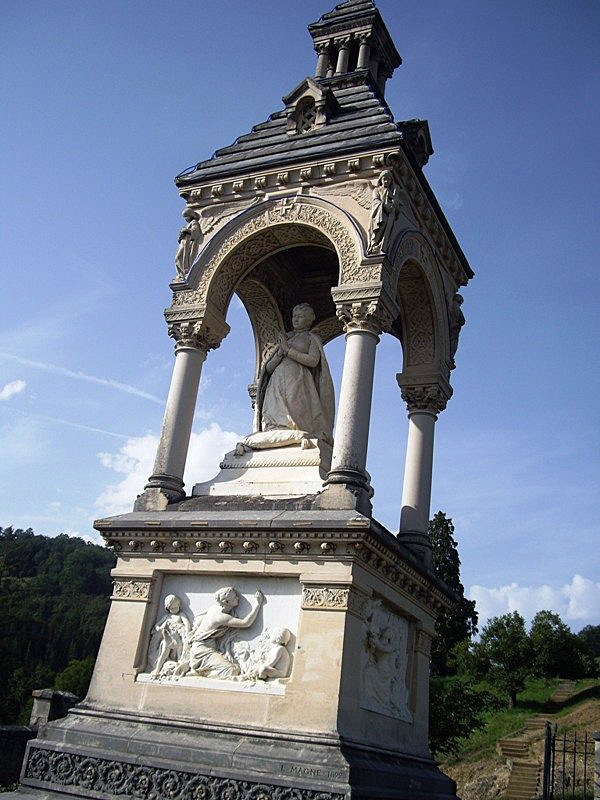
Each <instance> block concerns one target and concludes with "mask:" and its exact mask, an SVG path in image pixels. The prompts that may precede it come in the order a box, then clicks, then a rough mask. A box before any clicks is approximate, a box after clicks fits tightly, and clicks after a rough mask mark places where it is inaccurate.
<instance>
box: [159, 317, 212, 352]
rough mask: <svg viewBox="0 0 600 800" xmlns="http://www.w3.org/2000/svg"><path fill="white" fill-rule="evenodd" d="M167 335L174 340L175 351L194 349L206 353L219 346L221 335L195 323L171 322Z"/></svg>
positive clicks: (198, 322) (199, 322) (206, 326)
mask: <svg viewBox="0 0 600 800" xmlns="http://www.w3.org/2000/svg"><path fill="white" fill-rule="evenodd" d="M167 330H168V333H169V336H170V337H171V338H172V339H175V349H176V350H178V349H180V348H182V347H194V348H195V349H197V350H203V351H204V352H205V353H207V352H208V351H209V350H216V349H217V347H219V346H220V344H221V341H222V338H223V334H222V333H220V332H219V333H217V332H216V331H212V330H211V329H210V327H209V326H208V325H205V324H204V323H203V322H201V321H197V322H185V321H184V322H173V323H171V324H170V325H169V326H168V329H167Z"/></svg>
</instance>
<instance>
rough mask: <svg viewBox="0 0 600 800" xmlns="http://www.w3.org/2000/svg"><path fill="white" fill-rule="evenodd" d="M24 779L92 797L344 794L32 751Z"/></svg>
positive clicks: (257, 798)
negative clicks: (88, 794) (67, 787)
mask: <svg viewBox="0 0 600 800" xmlns="http://www.w3.org/2000/svg"><path fill="white" fill-rule="evenodd" d="M25 778H31V779H33V780H35V781H41V782H43V783H44V784H47V785H48V786H51V785H57V786H69V787H80V788H81V789H82V790H83V791H82V792H80V793H81V794H85V793H88V792H90V791H92V792H94V796H96V797H108V798H112V797H115V798H116V797H124V796H127V797H138V798H167V797H172V798H177V800H209V799H210V800H212V799H213V798H214V799H215V800H217V798H219V800H249V798H252V800H344V795H342V794H340V793H333V792H322V791H320V790H312V789H291V788H289V787H285V786H275V785H273V784H266V783H255V782H253V781H246V780H239V779H236V778H219V777H216V776H214V775H202V774H200V773H197V772H183V771H180V770H172V769H166V768H163V767H154V766H140V765H139V764H137V763H135V762H133V763H131V762H127V761H114V760H110V759H107V758H94V757H91V756H87V755H81V754H79V753H69V752H65V751H59V750H57V751H53V750H44V749H42V748H40V747H32V748H31V749H30V750H29V756H28V758H27V764H26V766H25Z"/></svg>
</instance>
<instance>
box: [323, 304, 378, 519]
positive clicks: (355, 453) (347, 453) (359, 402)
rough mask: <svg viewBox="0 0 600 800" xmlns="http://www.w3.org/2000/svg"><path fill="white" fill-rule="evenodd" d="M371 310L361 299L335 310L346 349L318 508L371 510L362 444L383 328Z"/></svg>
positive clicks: (364, 444)
mask: <svg viewBox="0 0 600 800" xmlns="http://www.w3.org/2000/svg"><path fill="white" fill-rule="evenodd" d="M374 311H375V308H374V307H369V306H367V305H366V304H363V303H354V304H352V305H343V306H341V307H339V308H338V311H337V314H338V317H339V318H340V319H341V320H342V322H343V323H344V330H345V332H346V352H345V355H344V368H343V372H342V385H341V388H340V397H339V400H338V408H337V422H336V426H335V442H334V445H333V455H332V459H331V470H330V471H329V473H328V475H327V480H326V481H325V487H326V488H325V491H324V492H323V493H322V494H321V495H320V496H319V498H318V501H317V507H319V508H355V509H357V510H358V511H361V512H362V513H366V514H370V513H371V502H370V498H371V497H372V496H373V490H372V489H371V485H370V476H369V473H368V472H367V470H366V465H367V446H368V443H369V427H370V421H371V400H372V395H373V375H374V371H375V353H376V348H377V343H378V342H379V335H380V333H381V332H382V330H383V324H382V322H381V320H380V319H379V318H378V317H377V316H376V315H375V313H374Z"/></svg>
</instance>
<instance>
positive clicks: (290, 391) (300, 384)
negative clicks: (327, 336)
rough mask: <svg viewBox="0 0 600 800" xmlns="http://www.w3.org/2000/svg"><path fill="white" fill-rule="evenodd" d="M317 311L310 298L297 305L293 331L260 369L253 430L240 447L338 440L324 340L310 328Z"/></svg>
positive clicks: (264, 446) (255, 448)
mask: <svg viewBox="0 0 600 800" xmlns="http://www.w3.org/2000/svg"><path fill="white" fill-rule="evenodd" d="M314 321H315V312H314V311H313V310H312V308H311V306H310V305H308V303H301V304H300V305H297V306H295V308H294V310H293V312H292V326H293V330H292V331H290V332H288V333H286V335H285V336H282V337H281V338H280V341H279V344H278V345H277V347H276V348H275V350H274V351H273V352H272V353H271V354H270V355H269V356H268V358H267V359H266V360H265V362H264V364H263V365H262V367H261V370H260V377H259V381H258V391H257V397H256V407H255V417H254V431H255V432H254V433H253V434H251V435H250V436H247V437H246V439H244V441H243V443H241V444H240V445H238V448H236V451H237V452H238V453H239V454H240V455H241V454H242V453H243V452H244V448H245V447H249V448H251V449H252V450H261V449H268V448H271V447H285V446H286V445H292V444H300V445H301V446H302V447H310V446H311V444H310V441H309V440H310V439H320V440H322V441H325V442H328V443H331V442H332V441H333V417H334V411H335V398H334V391H333V381H332V380H331V374H330V372H329V366H328V364H327V359H326V358H325V352H324V350H323V343H322V342H321V340H320V339H319V337H318V336H317V335H316V334H314V333H311V331H310V328H311V326H312V324H313V322H314Z"/></svg>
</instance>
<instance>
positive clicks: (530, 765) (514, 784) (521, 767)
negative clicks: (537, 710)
mask: <svg viewBox="0 0 600 800" xmlns="http://www.w3.org/2000/svg"><path fill="white" fill-rule="evenodd" d="M543 723H545V720H544V721H543ZM542 727H543V726H542ZM542 727H540V728H537V727H536V728H532V729H531V730H530V731H528V733H533V734H534V738H537V736H538V734H539V731H540V730H542ZM498 747H499V749H500V753H501V754H502V755H503V756H504V758H506V760H507V761H508V762H509V763H510V766H511V770H510V777H509V779H508V787H507V789H506V794H505V798H506V800H533V798H536V797H538V789H539V785H540V774H541V771H542V767H541V764H538V762H537V761H534V760H533V757H532V753H531V746H530V739H529V738H528V736H527V734H521V735H519V736H511V737H510V738H506V739H500V741H499V742H498Z"/></svg>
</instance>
